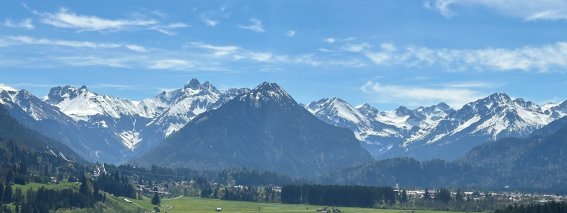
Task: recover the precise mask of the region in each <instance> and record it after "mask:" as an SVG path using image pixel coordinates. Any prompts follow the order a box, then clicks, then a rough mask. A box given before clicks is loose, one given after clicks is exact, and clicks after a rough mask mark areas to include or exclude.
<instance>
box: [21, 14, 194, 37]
mask: <svg viewBox="0 0 567 213" xmlns="http://www.w3.org/2000/svg"><path fill="white" fill-rule="evenodd" d="M32 12H33V13H34V14H36V15H38V16H39V17H40V18H41V22H42V23H44V24H47V25H51V26H54V27H59V28H66V29H74V30H78V31H120V30H127V29H149V30H156V31H158V32H161V33H164V34H167V35H173V34H175V33H174V32H173V31H172V30H173V29H177V28H184V27H188V25H187V24H185V23H180V22H176V23H169V24H161V23H160V22H159V21H157V20H154V19H147V18H146V19H144V18H133V19H109V18H102V17H98V16H93V15H80V14H76V13H74V12H71V11H69V10H68V9H66V8H61V9H60V10H59V12H56V13H44V12H38V11H34V10H32Z"/></svg>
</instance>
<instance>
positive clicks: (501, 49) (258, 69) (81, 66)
mask: <svg viewBox="0 0 567 213" xmlns="http://www.w3.org/2000/svg"><path fill="white" fill-rule="evenodd" d="M0 22H1V26H0V73H1V77H0V83H3V84H8V85H11V86H13V87H16V88H18V89H27V90H30V91H32V92H33V93H34V94H36V95H38V96H44V95H46V94H47V92H48V90H49V88H51V87H53V86H57V85H66V84H71V85H76V86H80V85H87V86H88V87H89V88H90V89H91V90H93V91H95V92H98V93H101V94H109V95H113V96H117V97H121V98H128V99H133V100H140V99H143V98H146V97H152V96H154V95H156V94H158V93H159V91H160V90H164V89H171V88H179V87H182V85H183V84H185V83H186V82H187V81H189V80H190V79H191V78H198V79H200V80H201V81H210V82H211V83H213V84H214V85H216V86H217V87H219V88H221V89H225V88H231V87H254V86H256V85H257V84H259V83H261V82H263V81H271V82H277V83H279V84H280V85H282V86H283V87H284V88H285V89H286V90H287V91H288V92H289V93H290V94H291V95H292V96H294V97H295V98H296V99H297V100H298V101H299V102H302V103H308V102H310V101H313V100H318V99H320V98H324V97H340V98H343V99H345V100H346V101H348V102H350V103H352V104H355V105H356V104H361V103H364V102H367V103H370V104H372V105H374V106H375V107H377V108H378V109H392V108H395V107H397V106H399V105H405V106H410V107H415V106H419V105H431V104H435V103H437V102H440V101H444V102H447V103H448V104H450V105H452V106H454V107H457V108H458V107H459V106H461V105H462V104H464V103H466V102H468V101H473V100H475V99H477V98H481V97H484V96H486V95H489V94H491V93H494V92H505V93H508V94H509V95H511V96H512V97H522V98H525V99H527V100H532V101H534V102H537V103H545V102H549V101H561V100H565V99H567V95H566V94H565V93H564V91H565V90H564V88H565V87H566V86H567V76H566V75H565V73H566V71H567V31H566V30H565V29H566V27H567V2H565V1H563V0H542V1H537V2H535V1H528V0H459V1H457V0H407V1H385V0H383V1H380V0H373V1H363V0H360V1H327V0H321V1H293V0H282V1H238V2H237V1H138V0H131V1H118V2H117V1H94V2H93V1H57V2H52V1H50V2H48V3H46V2H45V1H6V2H3V3H2V7H1V8H0Z"/></svg>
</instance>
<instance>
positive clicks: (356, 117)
mask: <svg viewBox="0 0 567 213" xmlns="http://www.w3.org/2000/svg"><path fill="white" fill-rule="evenodd" d="M306 109H307V110H308V111H309V112H311V114H314V115H316V116H317V117H320V118H321V116H327V117H328V119H345V120H346V121H348V122H351V123H353V124H360V123H368V121H367V119H366V118H365V116H364V115H363V114H361V113H360V112H359V111H358V110H357V109H356V108H354V107H352V106H351V105H350V104H348V103H347V102H345V101H344V100H342V99H340V98H324V99H321V100H319V101H317V102H312V103H310V104H309V105H307V106H306ZM335 122H341V121H339V120H337V121H335Z"/></svg>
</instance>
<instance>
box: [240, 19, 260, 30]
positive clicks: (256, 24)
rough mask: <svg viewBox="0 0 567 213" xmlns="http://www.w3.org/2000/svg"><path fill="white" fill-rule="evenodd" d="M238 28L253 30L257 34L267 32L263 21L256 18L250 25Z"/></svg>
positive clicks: (251, 20)
mask: <svg viewBox="0 0 567 213" xmlns="http://www.w3.org/2000/svg"><path fill="white" fill-rule="evenodd" d="M238 27H239V28H241V29H245V30H251V31H254V32H257V33H263V32H265V31H264V27H263V26H262V21H261V20H259V19H256V18H251V19H250V24H249V25H238Z"/></svg>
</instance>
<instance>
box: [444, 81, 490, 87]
mask: <svg viewBox="0 0 567 213" xmlns="http://www.w3.org/2000/svg"><path fill="white" fill-rule="evenodd" d="M440 86H444V87H451V88H485V89H486V88H494V87H498V86H499V85H498V84H495V83H492V82H484V81H460V82H447V83H444V84H440Z"/></svg>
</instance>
